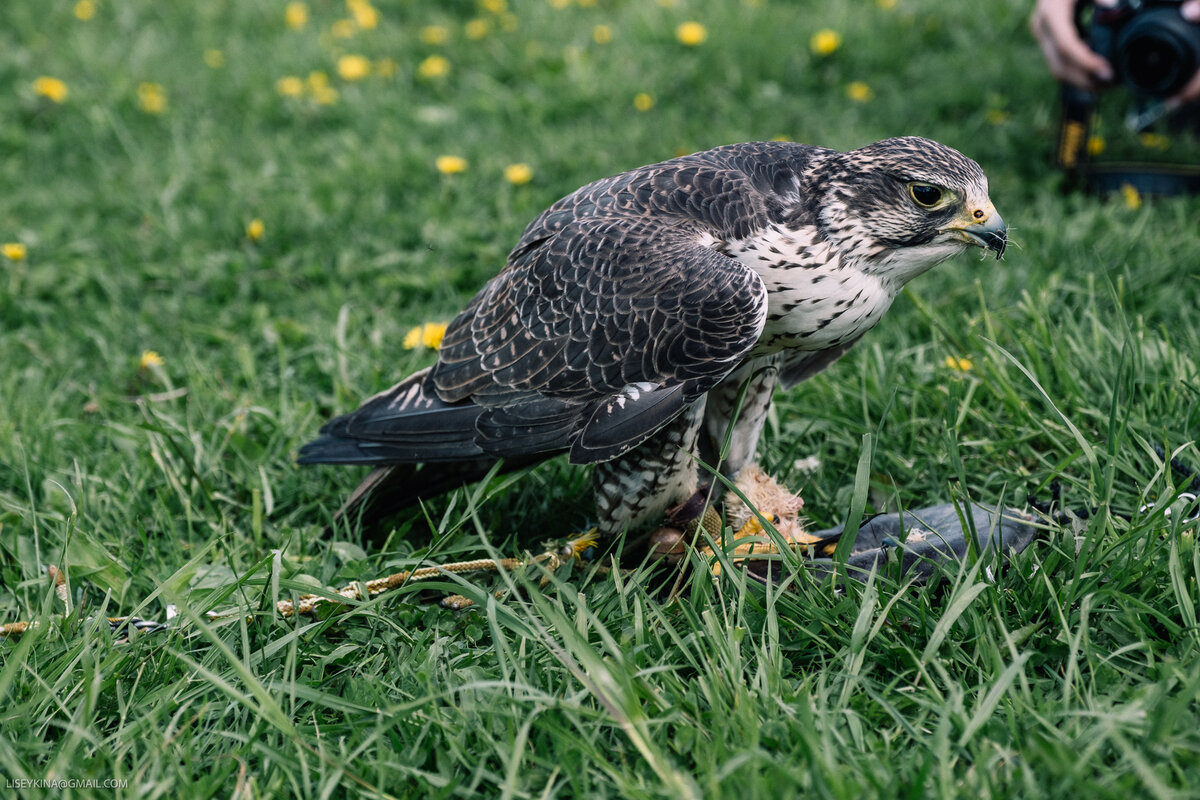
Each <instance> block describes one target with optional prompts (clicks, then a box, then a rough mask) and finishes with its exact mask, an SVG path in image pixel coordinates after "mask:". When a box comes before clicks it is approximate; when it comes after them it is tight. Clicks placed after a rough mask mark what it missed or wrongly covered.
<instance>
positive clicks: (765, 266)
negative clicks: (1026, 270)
mask: <svg viewBox="0 0 1200 800" xmlns="http://www.w3.org/2000/svg"><path fill="white" fill-rule="evenodd" d="M1007 240H1008V239H1007V231H1006V228H1005V225H1004V221H1003V220H1002V219H1001V217H1000V215H999V214H998V213H997V212H996V209H995V208H994V207H993V205H992V202H991V200H990V199H989V198H988V183H987V178H986V177H985V176H984V174H983V171H982V170H981V169H980V167H979V165H978V164H976V163H975V162H974V161H972V160H971V159H969V158H967V157H966V156H964V155H962V154H961V153H959V152H958V151H956V150H953V149H951V148H949V147H946V146H945V145H942V144H939V143H937V142H934V141H931V140H929V139H923V138H919V137H911V136H906V137H899V138H893V139H885V140H884V141H880V142H876V143H874V144H870V145H867V146H865V147H862V148H859V149H857V150H851V151H848V152H839V151H836V150H831V149H827V148H823V147H815V146H811V145H805V144H797V143H791V142H754V143H746V144H734V145H727V146H724V147H718V148H716V149H713V150H706V151H704V152H700V153H694V154H692V155H687V156H682V157H680V158H675V159H672V160H670V161H664V162H661V163H658V164H651V165H649V166H645V167H640V168H638V169H634V170H631V171H629V172H624V173H622V174H620V175H615V176H613V177H610V178H604V179H602V180H598V181H595V182H593V183H589V184H588V185H586V186H584V187H582V188H581V189H578V190H577V191H575V192H572V193H571V194H569V195H567V196H566V197H564V198H562V199H561V200H559V201H558V202H556V203H554V204H553V205H552V206H550V207H549V208H548V209H546V210H545V211H544V212H543V213H542V214H541V215H540V216H538V217H537V219H535V220H533V222H531V223H530V224H529V226H528V227H527V228H526V229H525V232H524V233H523V234H522V236H521V239H520V241H519V242H517V245H516V247H515V248H514V249H513V250H512V252H511V253H510V254H509V256H508V261H507V264H506V266H505V267H504V269H503V270H502V271H501V272H500V273H499V274H498V275H496V276H495V277H494V278H492V280H491V281H489V282H488V283H487V285H486V286H484V287H483V289H482V290H481V291H480V292H479V293H478V294H477V295H475V298H474V299H473V300H471V302H470V303H469V304H468V305H467V306H466V308H465V309H464V310H463V311H462V312H461V313H460V314H459V315H458V316H457V317H456V318H455V319H454V321H453V322H451V323H450V324H449V326H448V328H447V331H446V335H445V338H444V339H443V341H442V344H441V347H440V349H439V352H438V357H437V362H436V363H435V364H433V366H431V367H429V368H427V369H423V370H421V371H419V372H416V373H414V374H412V375H410V376H408V377H407V378H405V379H404V380H402V381H400V382H399V383H398V384H396V385H395V386H393V387H392V388H390V389H388V390H386V391H384V392H381V393H380V394H378V395H375V396H374V397H372V398H370V399H369V400H367V401H366V402H365V403H364V404H363V405H362V407H361V408H359V409H358V410H357V411H353V412H351V413H349V414H346V415H344V416H340V417H337V418H336V419H334V420H332V421H330V422H329V423H327V424H326V425H325V426H324V427H323V428H322V429H321V431H320V435H319V436H318V437H317V438H316V439H315V440H314V441H312V442H310V443H309V444H307V445H305V446H304V447H303V448H302V449H301V451H300V454H299V458H298V461H299V462H300V463H302V464H317V463H336V464H365V465H371V466H374V467H375V468H376V469H375V470H374V471H373V472H371V474H370V475H369V476H368V477H367V478H366V480H365V481H364V482H363V483H362V484H361V485H360V486H359V487H358V489H356V490H355V491H354V493H353V494H352V495H351V497H350V499H349V500H348V501H347V503H346V504H345V505H344V506H343V507H342V510H341V511H340V512H339V514H340V515H343V516H349V515H351V514H357V515H359V516H366V517H369V518H380V517H383V516H386V515H389V514H391V513H394V512H396V511H398V510H400V509H402V508H404V507H406V506H409V505H412V504H414V503H415V502H417V501H418V500H420V499H422V498H426V497H432V496H435V495H437V494H440V493H442V492H445V491H447V490H449V489H452V488H456V487H459V486H461V485H463V484H466V483H470V482H473V481H477V480H479V479H481V478H483V477H485V476H486V475H488V474H490V473H492V471H493V470H508V469H517V468H521V467H524V466H527V465H530V464H534V463H536V462H539V461H541V460H543V459H546V458H549V457H552V456H554V455H556V454H560V453H567V454H568V458H569V459H570V461H571V462H572V463H575V464H593V465H595V468H594V472H593V482H594V489H595V501H596V517H597V521H598V527H599V529H600V532H601V533H603V534H609V535H612V534H617V533H619V532H621V531H623V530H626V529H629V528H632V527H635V526H639V525H641V524H643V523H646V522H649V521H653V520H654V519H655V518H656V517H657V516H660V515H662V514H663V512H664V511H665V510H666V509H668V508H670V507H672V506H674V505H675V504H677V503H681V502H683V501H685V500H688V499H689V498H691V497H693V495H694V494H695V493H696V492H697V491H698V490H699V489H700V487H701V484H702V475H706V474H707V471H702V469H701V467H700V466H699V464H700V462H704V463H705V464H708V465H711V466H712V467H713V468H714V469H719V470H720V472H721V473H722V474H724V475H726V476H729V477H731V478H734V477H736V476H737V475H738V473H739V472H740V471H741V470H743V469H745V468H746V467H747V466H749V465H751V464H752V463H753V461H754V458H755V449H756V447H757V444H758V439H759V435H760V433H761V432H762V428H763V423H764V421H765V419H766V416H767V411H768V409H769V407H770V404H771V397H772V394H773V393H774V391H775V388H776V387H777V386H781V387H783V388H788V387H790V386H793V385H795V384H796V383H798V382H800V381H803V380H804V379H806V378H808V377H810V376H811V375H813V374H815V373H816V372H818V371H820V370H822V369H824V368H825V367H827V366H829V365H830V364H832V363H833V362H834V361H836V360H837V359H838V358H839V357H840V356H841V355H842V354H843V353H845V352H846V351H847V350H849V349H850V348H851V347H852V346H853V345H854V344H855V342H857V341H858V340H859V339H861V338H862V337H863V335H864V334H866V332H867V331H869V330H870V329H871V328H872V327H873V326H874V325H875V323H877V322H878V321H879V319H880V317H882V316H883V314H884V312H886V311H887V310H888V307H889V306H891V304H892V301H893V300H894V299H895V298H896V295H897V294H898V293H899V291H900V290H901V288H902V287H903V286H904V285H905V284H906V283H907V282H908V281H910V280H912V279H913V278H915V277H916V276H918V275H920V274H921V273H923V272H925V271H927V270H929V269H930V268H931V267H933V266H935V265H936V264H938V263H939V262H941V261H944V260H945V259H947V258H950V257H951V256H954V255H956V254H958V253H961V252H963V251H965V250H967V249H968V248H970V247H980V248H983V249H984V250H990V251H992V252H993V253H994V254H995V256H996V258H997V259H999V258H1000V257H1001V256H1002V255H1003V253H1004V248H1005V245H1006V243H1007ZM718 462H719V463H718Z"/></svg>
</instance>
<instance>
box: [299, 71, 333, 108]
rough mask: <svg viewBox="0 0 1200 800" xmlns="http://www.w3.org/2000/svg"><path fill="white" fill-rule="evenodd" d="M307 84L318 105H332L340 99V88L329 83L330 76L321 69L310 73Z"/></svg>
mask: <svg viewBox="0 0 1200 800" xmlns="http://www.w3.org/2000/svg"><path fill="white" fill-rule="evenodd" d="M306 85H307V88H308V92H309V94H311V95H312V98H313V100H315V101H317V104H318V105H322V106H330V105H333V104H334V103H336V102H337V101H338V90H337V89H334V88H333V87H332V86H330V85H329V76H328V75H326V74H325V73H324V72H322V71H321V70H319V69H318V70H313V71H312V72H310V73H308V81H307V82H306Z"/></svg>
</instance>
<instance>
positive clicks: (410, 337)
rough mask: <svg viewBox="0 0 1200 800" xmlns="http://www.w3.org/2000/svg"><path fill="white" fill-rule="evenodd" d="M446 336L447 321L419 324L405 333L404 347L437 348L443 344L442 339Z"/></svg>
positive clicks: (406, 348)
mask: <svg viewBox="0 0 1200 800" xmlns="http://www.w3.org/2000/svg"><path fill="white" fill-rule="evenodd" d="M445 336H446V323H444V322H426V323H425V324H424V325H418V326H417V327H415V328H413V329H412V330H410V331H409V332H408V333H406V334H404V342H403V347H404V349H405V350H416V349H417V348H418V347H427V348H429V349H430V350H436V349H437V348H438V346H439V345H441V343H442V339H443V338H445Z"/></svg>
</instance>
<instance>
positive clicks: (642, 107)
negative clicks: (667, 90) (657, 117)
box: [633, 92, 654, 111]
mask: <svg viewBox="0 0 1200 800" xmlns="http://www.w3.org/2000/svg"><path fill="white" fill-rule="evenodd" d="M633 107H634V108H636V109H637V110H638V111H649V110H650V109H652V108H654V98H653V97H651V96H650V95H648V94H646V93H645V92H638V93H637V94H635V95H634V96H633Z"/></svg>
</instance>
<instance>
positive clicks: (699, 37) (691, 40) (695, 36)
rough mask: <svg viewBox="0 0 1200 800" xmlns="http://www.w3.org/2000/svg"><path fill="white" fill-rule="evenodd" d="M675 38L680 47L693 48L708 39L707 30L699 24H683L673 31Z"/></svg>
mask: <svg viewBox="0 0 1200 800" xmlns="http://www.w3.org/2000/svg"><path fill="white" fill-rule="evenodd" d="M675 38H676V40H678V42H679V43H680V44H682V45H687V46H688V47H695V46H697V45H701V44H704V42H705V40H706V39H708V28H706V27H704V26H703V25H701V24H700V23H699V22H684V23H682V24H681V25H680V26H679V27H678V28H676V29H675Z"/></svg>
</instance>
